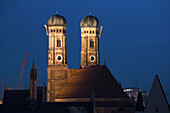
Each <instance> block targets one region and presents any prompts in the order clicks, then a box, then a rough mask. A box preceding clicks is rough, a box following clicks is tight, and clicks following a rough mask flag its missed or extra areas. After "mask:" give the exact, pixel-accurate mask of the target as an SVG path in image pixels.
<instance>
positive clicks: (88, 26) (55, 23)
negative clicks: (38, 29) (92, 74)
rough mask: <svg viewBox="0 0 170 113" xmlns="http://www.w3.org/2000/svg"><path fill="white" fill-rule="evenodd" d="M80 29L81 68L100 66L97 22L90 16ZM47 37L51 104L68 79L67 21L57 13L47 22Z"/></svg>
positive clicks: (48, 80)
mask: <svg viewBox="0 0 170 113" xmlns="http://www.w3.org/2000/svg"><path fill="white" fill-rule="evenodd" d="M80 27H81V68H86V67H89V66H95V65H99V64H100V54H99V37H100V36H99V34H100V33H99V28H100V22H99V20H98V19H97V18H96V17H94V16H91V15H90V14H89V16H86V17H84V18H83V19H82V20H81V23H80ZM46 30H47V34H48V35H49V50H48V67H47V101H48V102H53V101H54V99H55V98H56V97H57V95H58V94H59V92H60V91H61V90H62V88H63V87H64V85H65V83H66V82H67V81H68V79H69V75H70V76H71V74H70V70H71V69H68V66H67V50H66V33H67V32H66V31H67V21H66V19H65V18H64V17H63V16H61V15H59V14H58V13H57V14H56V15H54V16H52V17H51V18H50V19H49V20H48V29H47V28H46Z"/></svg>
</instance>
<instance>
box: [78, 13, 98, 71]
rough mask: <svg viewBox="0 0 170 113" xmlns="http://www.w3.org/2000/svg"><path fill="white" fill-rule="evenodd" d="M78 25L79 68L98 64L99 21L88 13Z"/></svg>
mask: <svg viewBox="0 0 170 113" xmlns="http://www.w3.org/2000/svg"><path fill="white" fill-rule="evenodd" d="M80 27H81V68H85V67H89V66H95V65H99V64H100V53H99V27H100V22H99V20H98V19H97V18H96V17H94V16H91V15H89V16H86V17H85V18H83V19H82V20H81V22H80Z"/></svg>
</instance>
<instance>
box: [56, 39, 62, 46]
mask: <svg viewBox="0 0 170 113" xmlns="http://www.w3.org/2000/svg"><path fill="white" fill-rule="evenodd" d="M57 47H61V40H60V39H58V40H57Z"/></svg>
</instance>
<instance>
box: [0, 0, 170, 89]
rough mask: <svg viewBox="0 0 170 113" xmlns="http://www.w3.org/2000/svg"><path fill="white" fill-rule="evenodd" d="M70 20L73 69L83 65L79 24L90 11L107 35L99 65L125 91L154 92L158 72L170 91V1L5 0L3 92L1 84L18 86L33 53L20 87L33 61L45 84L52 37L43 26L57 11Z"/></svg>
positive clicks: (1, 4) (0, 45)
mask: <svg viewBox="0 0 170 113" xmlns="http://www.w3.org/2000/svg"><path fill="white" fill-rule="evenodd" d="M57 10H58V11H59V14H60V15H62V16H64V17H65V18H66V19H67V21H68V27H67V53H68V55H67V56H68V57H67V60H68V67H69V68H71V69H72V68H79V67H80V41H81V40H80V38H81V37H80V21H81V19H82V18H84V17H85V16H87V15H88V12H89V11H91V12H92V15H93V16H96V17H97V18H98V19H99V21H100V23H101V25H103V32H102V36H101V39H100V56H101V57H100V58H101V59H100V61H101V64H103V62H104V57H105V58H106V65H107V66H108V68H109V69H110V71H111V72H112V74H113V75H114V77H115V78H116V79H117V80H118V81H119V80H120V81H121V82H122V85H123V87H135V86H136V82H135V81H137V86H138V87H140V88H142V90H146V91H149V90H150V88H151V85H152V82H153V79H154V77H155V74H158V76H159V78H160V80H161V82H162V85H163V88H164V89H165V90H167V92H170V87H169V86H170V82H169V80H170V1H169V0H86V1H80V0H1V1H0V14H1V18H0V21H1V26H0V39H1V41H0V51H1V56H0V60H1V63H0V86H1V87H0V90H2V83H3V82H5V83H6V86H7V87H12V88H13V89H15V88H16V86H17V82H18V79H19V73H20V70H21V64H22V61H23V59H24V54H25V52H26V51H28V53H29V55H28V57H27V61H28V64H26V65H25V68H24V73H23V78H22V81H21V88H24V84H27V86H28V84H29V73H30V69H31V66H32V59H33V57H34V58H35V65H36V67H37V71H38V85H39V86H42V83H43V81H45V83H46V73H47V72H46V68H47V52H48V37H47V36H46V35H45V28H44V26H43V25H44V24H47V21H48V19H49V18H50V17H51V16H53V15H55V14H56V11H57Z"/></svg>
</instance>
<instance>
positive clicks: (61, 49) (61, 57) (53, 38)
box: [47, 12, 68, 102]
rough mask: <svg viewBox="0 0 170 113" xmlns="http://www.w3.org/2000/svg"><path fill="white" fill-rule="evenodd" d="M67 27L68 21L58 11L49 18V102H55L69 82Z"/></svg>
mask: <svg viewBox="0 0 170 113" xmlns="http://www.w3.org/2000/svg"><path fill="white" fill-rule="evenodd" d="M66 28H67V21H66V19H65V18H64V17H63V16H61V15H59V14H58V12H57V14H56V15H54V16H52V17H51V18H50V19H49V20H48V32H49V34H48V35H49V48H48V67H47V102H53V101H54V99H55V97H56V96H57V95H58V94H59V92H60V90H61V89H62V88H63V87H64V85H65V83H66V82H67V69H68V66H67V55H66V54H67V51H66Z"/></svg>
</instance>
